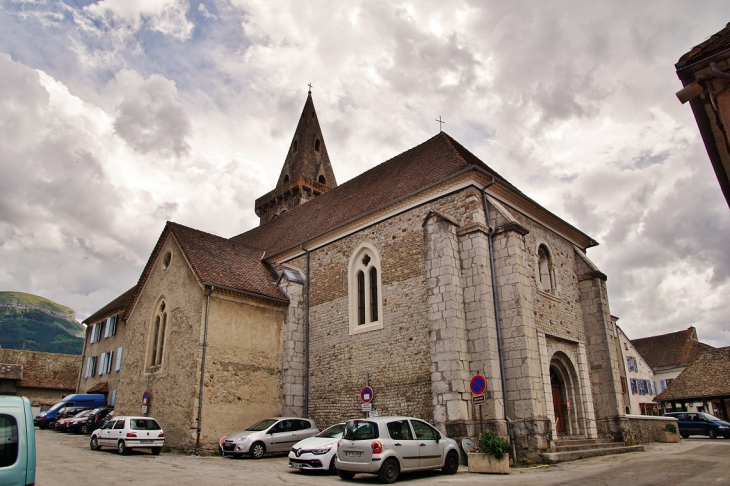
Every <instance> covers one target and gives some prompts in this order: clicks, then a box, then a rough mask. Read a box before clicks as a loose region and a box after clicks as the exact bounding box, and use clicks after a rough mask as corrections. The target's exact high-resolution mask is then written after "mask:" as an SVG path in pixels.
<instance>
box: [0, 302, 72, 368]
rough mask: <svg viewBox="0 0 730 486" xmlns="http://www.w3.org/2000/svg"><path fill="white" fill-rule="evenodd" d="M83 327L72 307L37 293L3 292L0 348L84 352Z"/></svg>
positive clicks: (70, 352)
mask: <svg viewBox="0 0 730 486" xmlns="http://www.w3.org/2000/svg"><path fill="white" fill-rule="evenodd" d="M83 346H84V327H83V326H82V325H81V324H80V323H79V322H77V321H76V313H75V312H74V311H73V309H70V308H68V307H65V306H62V305H59V304H56V303H55V302H51V301H50V300H48V299H44V298H43V297H39V296H37V295H32V294H25V293H23V292H0V347H3V348H8V349H23V347H25V349H29V350H31V351H43V352H47V353H63V354H81V352H82V350H83Z"/></svg>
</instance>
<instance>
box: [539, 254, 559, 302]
mask: <svg viewBox="0 0 730 486" xmlns="http://www.w3.org/2000/svg"><path fill="white" fill-rule="evenodd" d="M537 276H538V287H539V288H540V290H543V291H545V292H550V291H552V290H555V273H554V269H553V260H552V258H551V257H550V251H549V250H548V249H547V247H546V246H545V245H540V247H539V248H538V249H537Z"/></svg>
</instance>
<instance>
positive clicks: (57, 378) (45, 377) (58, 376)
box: [0, 349, 81, 390]
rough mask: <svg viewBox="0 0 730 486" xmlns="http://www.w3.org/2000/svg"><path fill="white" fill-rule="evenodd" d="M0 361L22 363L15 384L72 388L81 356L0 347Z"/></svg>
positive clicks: (74, 386) (74, 385)
mask: <svg viewBox="0 0 730 486" xmlns="http://www.w3.org/2000/svg"><path fill="white" fill-rule="evenodd" d="M0 363H8V364H16V365H22V367H23V377H22V379H21V380H20V381H18V382H17V383H16V385H17V386H21V387H27V388H52V389H57V390H74V389H75V388H76V381H77V379H78V377H79V370H80V369H81V356H77V355H73V354H58V353H41V352H39V351H22V350H18V349H0Z"/></svg>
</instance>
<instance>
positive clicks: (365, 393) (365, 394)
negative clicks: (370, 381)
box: [360, 386, 373, 403]
mask: <svg viewBox="0 0 730 486" xmlns="http://www.w3.org/2000/svg"><path fill="white" fill-rule="evenodd" d="M360 400H362V401H363V402H364V403H370V402H372V401H373V389H372V388H370V387H369V386H366V387H365V388H363V389H362V390H361V391H360Z"/></svg>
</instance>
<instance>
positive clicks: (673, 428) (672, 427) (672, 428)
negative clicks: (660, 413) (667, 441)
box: [664, 424, 677, 434]
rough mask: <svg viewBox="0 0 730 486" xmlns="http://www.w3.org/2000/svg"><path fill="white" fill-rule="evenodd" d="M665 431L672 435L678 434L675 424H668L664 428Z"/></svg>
mask: <svg viewBox="0 0 730 486" xmlns="http://www.w3.org/2000/svg"><path fill="white" fill-rule="evenodd" d="M664 430H665V431H667V432H671V433H672V434H676V433H677V426H676V425H674V424H667V425H665V426H664Z"/></svg>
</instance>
